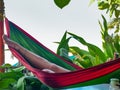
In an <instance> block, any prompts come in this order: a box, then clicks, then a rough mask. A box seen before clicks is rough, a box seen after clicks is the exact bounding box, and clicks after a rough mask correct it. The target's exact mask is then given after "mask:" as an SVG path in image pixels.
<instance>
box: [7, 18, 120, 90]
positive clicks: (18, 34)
mask: <svg viewBox="0 0 120 90" xmlns="http://www.w3.org/2000/svg"><path fill="white" fill-rule="evenodd" d="M5 24H6V30H7V35H8V37H9V38H10V39H11V40H14V41H15V42H17V43H19V44H20V45H22V46H23V47H24V48H26V49H28V50H30V51H31V52H33V53H36V54H37V55H40V56H41V57H43V58H45V59H47V60H48V61H50V62H53V63H55V64H57V65H60V66H61V67H64V68H66V69H69V70H71V72H67V73H47V72H44V71H41V70H39V69H37V68H35V67H34V66H32V64H30V63H29V62H28V59H27V58H25V57H23V56H22V55H21V54H20V53H19V52H17V51H16V50H15V49H13V48H10V47H9V48H10V50H11V52H12V53H13V55H14V56H15V57H17V58H18V60H19V61H20V62H21V63H22V64H23V65H24V66H25V67H26V68H27V69H28V70H30V71H31V72H33V74H34V75H35V76H36V77H38V79H39V80H40V81H41V82H42V83H43V84H46V85H47V86H49V87H52V88H74V87H83V86H89V85H97V84H106V83H109V82H110V79H111V78H119V77H120V58H118V59H116V60H113V61H110V62H107V63H104V64H101V65H98V66H94V67H90V68H87V69H81V68H80V67H79V66H77V65H75V64H73V63H71V62H69V61H68V60H65V59H63V58H62V57H61V56H59V55H57V54H55V53H54V52H52V51H51V50H49V49H48V48H47V47H45V46H44V45H43V44H41V43H40V42H38V41H37V40H36V39H35V38H33V37H32V36H31V35H30V34H28V33H27V32H25V31H24V30H23V29H21V28H20V27H19V26H17V25H16V24H14V23H12V22H11V21H9V20H8V19H5Z"/></svg>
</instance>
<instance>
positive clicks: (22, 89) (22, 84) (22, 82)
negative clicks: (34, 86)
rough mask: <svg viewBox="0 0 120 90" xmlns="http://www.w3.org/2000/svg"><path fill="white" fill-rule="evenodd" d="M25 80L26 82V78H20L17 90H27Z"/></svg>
mask: <svg viewBox="0 0 120 90" xmlns="http://www.w3.org/2000/svg"><path fill="white" fill-rule="evenodd" d="M24 80H25V76H23V77H21V78H19V80H18V82H17V90H24V88H25V87H24V86H25V83H24Z"/></svg>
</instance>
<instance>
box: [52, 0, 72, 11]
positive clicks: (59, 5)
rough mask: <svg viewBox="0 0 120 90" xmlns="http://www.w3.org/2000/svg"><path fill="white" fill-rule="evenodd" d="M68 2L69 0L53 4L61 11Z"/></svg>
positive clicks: (57, 1)
mask: <svg viewBox="0 0 120 90" xmlns="http://www.w3.org/2000/svg"><path fill="white" fill-rule="evenodd" d="M70 1H71V0H54V2H55V4H56V5H57V6H58V7H59V8H61V9H62V8H63V7H65V6H66V5H68V4H69V3H70Z"/></svg>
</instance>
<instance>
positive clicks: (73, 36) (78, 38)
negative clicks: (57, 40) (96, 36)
mask: <svg viewBox="0 0 120 90" xmlns="http://www.w3.org/2000/svg"><path fill="white" fill-rule="evenodd" d="M68 34H69V35H71V37H72V38H74V39H76V40H78V41H79V42H81V43H82V44H83V45H86V44H87V42H86V41H85V40H84V39H83V38H82V37H80V36H77V35H75V34H73V33H70V32H68Z"/></svg>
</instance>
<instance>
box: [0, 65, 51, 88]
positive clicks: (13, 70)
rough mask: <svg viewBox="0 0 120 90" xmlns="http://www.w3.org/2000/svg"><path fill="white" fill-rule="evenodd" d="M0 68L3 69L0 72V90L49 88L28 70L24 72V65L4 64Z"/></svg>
mask: <svg viewBox="0 0 120 90" xmlns="http://www.w3.org/2000/svg"><path fill="white" fill-rule="evenodd" d="M0 68H1V69H5V72H3V73H2V72H1V73H0V90H41V89H42V90H49V88H48V87H46V86H44V85H43V84H42V83H41V82H40V81H39V80H38V79H37V78H36V77H35V76H33V75H32V74H30V72H25V71H26V69H25V67H24V66H20V67H13V66H12V65H10V64H5V65H2V66H0ZM27 71H28V70H27Z"/></svg>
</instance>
